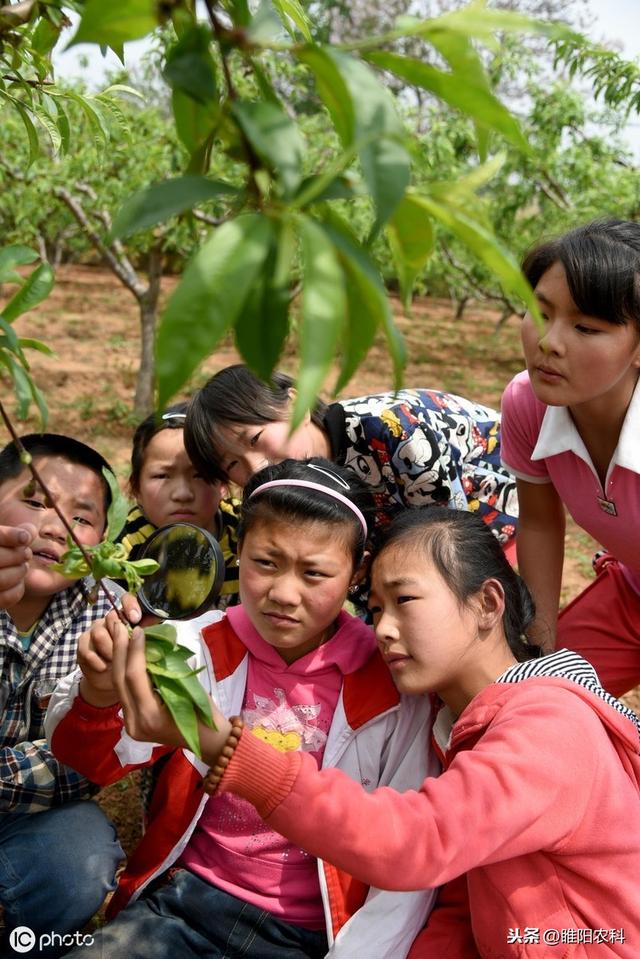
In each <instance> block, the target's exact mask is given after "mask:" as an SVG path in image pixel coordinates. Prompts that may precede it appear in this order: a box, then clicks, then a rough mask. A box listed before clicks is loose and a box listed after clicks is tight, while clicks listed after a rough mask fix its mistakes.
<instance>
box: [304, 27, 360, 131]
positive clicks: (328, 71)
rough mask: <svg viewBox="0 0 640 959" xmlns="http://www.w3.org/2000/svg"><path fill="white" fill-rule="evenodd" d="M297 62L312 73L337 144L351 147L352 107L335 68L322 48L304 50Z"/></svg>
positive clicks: (353, 108)
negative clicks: (336, 138)
mask: <svg viewBox="0 0 640 959" xmlns="http://www.w3.org/2000/svg"><path fill="white" fill-rule="evenodd" d="M298 59H299V60H300V62H301V63H305V64H306V65H307V66H308V67H309V69H310V70H311V71H312V73H313V75H314V78H315V81H316V87H317V88H318V94H319V96H320V99H321V100H322V102H323V103H324V105H325V107H326V108H327V110H328V111H329V116H330V117H331V120H332V122H333V125H334V127H335V128H336V132H337V134H338V136H339V137H340V140H341V141H342V143H343V144H344V145H345V146H350V145H351V144H352V143H353V141H354V139H355V130H356V120H355V105H354V101H353V100H352V98H351V93H350V92H349V88H348V86H347V84H346V83H345V81H344V79H343V77H342V75H341V73H340V71H339V70H338V67H337V66H336V64H335V63H334V62H333V60H332V59H331V57H330V56H329V54H328V53H327V51H326V50H325V49H324V48H323V47H318V46H309V47H303V48H302V49H301V50H300V51H298Z"/></svg>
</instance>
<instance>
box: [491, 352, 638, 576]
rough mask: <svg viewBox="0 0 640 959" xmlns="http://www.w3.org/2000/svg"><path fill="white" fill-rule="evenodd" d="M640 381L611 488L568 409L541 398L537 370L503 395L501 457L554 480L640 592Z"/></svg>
mask: <svg viewBox="0 0 640 959" xmlns="http://www.w3.org/2000/svg"><path fill="white" fill-rule="evenodd" d="M639 436H640V383H639V384H638V386H636V389H635V392H634V394H633V397H632V398H631V403H630V404H629V408H628V409H627V413H626V416H625V420H624V423H623V425H622V430H621V432H620V439H619V441H618V446H617V447H616V450H615V452H614V454H613V456H612V458H611V463H610V464H609V469H608V471H607V476H606V480H605V484H604V487H603V485H602V483H601V482H600V479H599V477H598V474H597V472H596V469H595V467H594V465H593V462H592V460H591V457H590V456H589V453H588V451H587V448H586V447H585V445H584V442H583V440H582V438H581V436H580V434H579V433H578V430H577V429H576V426H575V424H574V422H573V419H572V418H571V414H570V412H569V410H568V409H567V408H566V407H564V406H546V405H545V404H544V403H541V402H540V400H539V399H537V397H536V395H535V393H534V391H533V388H532V386H531V383H530V382H529V374H528V373H527V372H526V371H524V372H522V373H518V375H517V376H515V377H514V378H513V379H512V380H511V382H510V383H509V385H508V386H507V388H506V390H505V391H504V394H503V397H502V431H501V456H502V463H503V466H505V468H506V469H508V470H510V472H512V473H514V474H515V475H516V476H518V477H520V479H523V480H526V481H527V482H529V483H553V485H554V487H555V489H556V490H557V492H558V495H559V496H560V498H561V499H562V501H563V503H564V504H565V506H566V507H567V509H568V511H569V513H571V516H572V517H573V519H574V520H575V521H576V523H578V525H579V526H581V527H582V528H583V529H585V530H586V531H587V533H589V534H590V535H591V536H593V538H594V539H595V540H597V541H598V542H599V543H601V544H602V546H604V548H605V549H606V550H607V551H608V552H609V553H611V554H612V555H613V556H615V558H616V559H617V560H618V561H619V562H620V563H621V565H622V567H623V572H624V574H625V576H626V577H627V579H628V580H629V582H630V584H631V585H632V586H633V588H634V589H635V590H636V591H637V592H640V550H639V549H638V541H639V540H640V442H639V441H638V437H639Z"/></svg>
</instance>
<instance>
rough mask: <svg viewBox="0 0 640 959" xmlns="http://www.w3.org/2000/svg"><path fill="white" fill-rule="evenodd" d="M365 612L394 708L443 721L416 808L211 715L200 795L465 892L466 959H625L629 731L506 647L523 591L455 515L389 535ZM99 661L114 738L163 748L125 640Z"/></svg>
mask: <svg viewBox="0 0 640 959" xmlns="http://www.w3.org/2000/svg"><path fill="white" fill-rule="evenodd" d="M370 602H371V607H372V612H373V616H374V622H375V630H376V636H377V640H378V645H379V648H380V651H381V653H382V655H383V657H384V659H385V661H386V663H387V665H388V667H389V669H390V670H391V673H392V675H393V678H394V680H395V684H396V686H397V688H398V690H399V691H400V692H401V693H403V694H404V693H409V694H413V695H414V696H415V697H416V699H418V700H419V699H424V698H425V697H424V693H427V692H431V693H437V694H438V696H439V698H440V700H441V701H442V703H443V707H442V709H441V710H440V712H439V714H438V717H437V719H436V723H435V728H434V732H435V736H436V739H437V740H438V742H439V745H440V748H441V750H442V753H443V757H444V763H445V769H444V772H443V773H442V775H441V776H440V777H438V778H427V779H425V781H424V782H423V784H422V785H421V787H420V789H419V790H416V791H412V790H409V791H407V792H405V793H403V794H399V793H398V792H396V790H395V789H393V788H391V789H390V788H378V789H376V790H374V791H373V792H372V793H367V792H366V791H365V790H363V789H362V786H361V785H360V784H358V783H357V782H354V781H353V780H352V779H350V778H349V777H347V776H345V775H344V774H343V773H342V772H340V771H338V770H336V769H321V770H318V768H317V765H316V764H315V763H314V762H313V760H312V759H311V758H310V757H308V756H306V755H305V754H304V753H303V752H299V751H298V752H289V753H282V752H277V751H276V750H274V749H273V748H272V747H270V746H269V745H268V744H267V743H265V742H261V741H260V739H259V738H258V737H257V736H255V735H253V734H251V733H250V732H249V731H247V730H246V729H244V730H243V729H242V724H241V721H240V720H239V719H237V718H235V717H234V719H233V720H232V721H231V722H229V721H227V720H225V719H224V717H223V716H222V715H220V713H219V712H217V717H216V718H217V723H218V729H217V731H212V730H209V729H207V728H206V727H204V726H201V731H200V736H201V742H202V747H203V756H204V757H205V758H206V760H207V761H208V762H209V763H211V766H212V769H211V770H210V772H209V774H208V775H207V777H206V781H205V787H206V789H207V791H209V792H211V793H212V794H213V795H214V796H219V797H221V798H223V797H225V796H229V795H234V796H241V797H243V798H244V799H246V800H248V801H249V802H251V803H253V805H254V806H255V808H256V810H257V811H258V812H259V814H260V815H261V816H262V818H263V819H264V821H265V822H266V823H267V824H268V825H269V826H270V827H271V828H273V829H276V830H278V832H280V833H281V834H283V835H286V836H287V837H288V838H289V839H290V840H291V842H292V843H295V844H297V845H299V846H301V847H302V848H304V849H306V850H307V851H308V852H309V853H311V854H313V855H315V856H322V857H323V858H324V859H327V860H329V861H331V862H333V863H334V864H335V865H336V866H338V867H339V868H341V869H344V870H347V871H348V872H349V873H350V874H351V875H353V876H355V877H357V878H358V879H359V880H360V881H362V882H365V883H369V884H372V885H375V886H378V887H380V888H387V889H396V890H415V889H420V888H433V887H435V886H437V885H439V884H441V883H447V882H448V881H449V880H453V879H455V878H456V877H459V876H466V885H467V889H468V898H469V906H470V915H471V925H472V930H473V935H474V937H475V942H476V947H477V951H478V953H479V954H480V956H482V957H483V959H524V957H532V959H533V957H535V959H540V957H544V959H552V957H553V959H557V957H558V956H560V955H561V956H563V957H564V959H567V957H571V959H585V957H588V959H600V957H603V959H604V957H613V956H617V957H624V959H636V957H637V956H638V954H639V953H640V887H639V886H638V875H639V874H640V796H639V791H640V790H639V786H640V736H639V729H638V720H637V718H636V717H635V715H634V714H633V713H632V712H631V710H629V709H627V708H626V707H625V706H623V704H622V703H620V702H619V701H618V700H616V699H614V698H613V697H612V696H610V695H609V694H608V693H607V692H605V690H604V689H602V687H601V686H600V685H599V682H598V679H597V676H596V674H595V672H594V670H593V669H592V667H591V666H590V665H589V663H587V662H586V661H585V660H583V659H582V658H581V657H580V656H578V654H576V653H574V652H570V651H566V650H564V651H559V652H556V653H553V654H551V655H549V656H544V657H538V656H536V655H535V653H536V652H537V650H535V649H534V648H532V647H530V646H529V645H528V643H527V641H526V639H525V638H524V633H525V631H526V629H527V627H528V625H530V623H531V620H532V616H533V606H532V603H531V599H530V597H529V594H528V592H527V590H526V587H525V586H524V584H523V583H522V581H521V580H520V579H519V577H518V576H517V575H516V574H515V572H514V571H513V570H512V569H511V567H510V566H509V564H508V562H507V561H506V560H505V558H504V555H503V553H502V550H501V549H500V547H499V544H498V543H497V541H496V539H495V537H493V536H492V535H491V533H490V531H489V530H488V529H487V527H486V526H485V525H484V524H483V523H482V522H481V521H479V520H478V519H477V518H476V517H474V516H473V515H471V514H468V513H457V512H456V511H452V510H443V509H438V508H431V509H427V510H424V511H418V510H412V511H408V512H407V513H406V514H404V516H401V517H400V518H399V519H398V520H396V521H395V522H394V523H393V524H392V526H391V528H390V531H389V532H388V534H387V536H386V539H385V540H384V542H383V545H382V547H381V550H380V552H379V553H378V555H377V557H376V558H375V560H374V563H373V571H372V591H371V599H370ZM116 647H117V648H116V653H115V654H114V681H115V683H116V686H117V688H118V689H119V690H120V693H121V697H122V700H123V703H125V710H124V713H125V723H126V726H127V729H128V730H129V732H130V734H131V735H132V736H133V738H135V739H148V738H149V737H150V736H155V737H157V738H159V739H160V740H162V741H164V742H170V743H179V742H180V737H179V733H178V732H177V730H176V729H175V727H174V726H173V724H172V723H171V722H170V719H169V718H168V716H167V714H166V711H165V710H163V709H162V708H161V706H160V705H159V703H158V701H157V699H156V697H154V694H153V691H152V689H151V687H150V684H149V682H148V680H147V678H146V673H145V671H144V658H143V656H144V651H143V648H142V644H141V641H140V639H139V638H138V637H135V638H134V639H133V641H132V642H129V641H128V639H127V638H126V637H125V636H124V635H121V636H119V637H118V638H117V642H116ZM54 742H55V741H54ZM436 916H437V910H436V911H434V913H433V918H434V919H435V917H436ZM432 934H433V927H432V925H431V923H430V924H428V925H427V927H426V929H425V930H424V931H423V933H422V934H421V935H420V936H419V937H418V938H417V940H416V942H415V944H414V946H413V949H412V950H411V953H410V956H411V959H423V957H427V956H428V957H429V959H432V957H435V956H438V955H440V956H447V957H449V956H452V955H456V956H457V955H459V952H456V951H451V950H448V949H445V950H444V951H443V950H441V951H440V952H439V953H438V951H437V949H434V946H433V939H432ZM380 954H381V953H380V952H378V951H375V950H374V951H373V952H372V951H369V950H367V949H362V950H361V951H360V955H375V956H379V955H380Z"/></svg>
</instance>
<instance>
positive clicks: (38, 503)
mask: <svg viewBox="0 0 640 959" xmlns="http://www.w3.org/2000/svg"><path fill="white" fill-rule="evenodd" d="M34 462H35V465H36V468H37V469H38V472H39V473H40V475H41V476H42V479H43V481H44V482H45V483H46V485H47V487H48V489H49V490H50V491H51V495H52V496H53V497H54V498H55V501H56V503H57V504H58V507H59V508H60V511H61V512H62V514H63V515H64V516H65V518H66V519H67V521H68V522H69V523H70V525H72V526H73V530H74V533H75V534H76V536H77V538H78V539H79V541H80V542H81V543H82V544H83V545H86V546H95V545H96V544H97V543H99V542H100V540H101V539H102V535H103V532H104V528H105V525H106V512H105V505H104V500H105V494H104V484H103V482H102V480H101V479H100V477H99V476H98V475H97V473H94V472H93V470H91V469H89V468H88V467H87V466H81V465H79V464H77V463H70V462H69V460H67V459H65V458H64V457H62V456H41V457H37V458H36V459H35V460H34ZM24 523H31V524H32V525H33V526H35V527H36V531H37V532H36V536H35V539H34V541H33V543H32V544H31V549H32V552H33V558H32V559H31V561H30V563H29V571H28V573H27V578H26V584H25V600H26V601H29V600H30V599H34V598H37V597H40V598H42V599H43V600H45V599H46V600H47V602H45V603H44V606H43V609H44V608H45V607H46V605H47V603H48V599H49V598H50V597H51V596H53V595H54V594H55V593H59V592H60V591H61V590H63V589H66V588H67V587H68V586H69V584H70V582H71V580H69V579H68V578H67V577H66V576H62V574H61V573H57V572H54V571H53V570H52V569H51V568H50V567H51V564H52V563H56V562H58V561H59V560H60V557H61V556H62V554H63V553H64V552H65V551H66V549H67V531H66V529H65V528H64V526H63V524H62V522H61V520H60V519H59V518H58V516H57V514H56V513H55V511H54V509H53V508H52V507H51V506H50V505H49V504H48V502H47V500H46V497H45V495H44V493H43V492H42V490H41V489H40V488H39V487H37V486H36V485H35V484H34V483H33V481H32V478H31V474H30V473H29V471H28V469H27V468H26V467H25V468H24V469H23V470H22V472H21V473H20V474H19V475H18V476H16V477H14V478H13V479H10V480H7V481H6V482H5V483H3V484H2V486H0V526H19V525H21V524H24ZM13 611H14V610H13V609H12V613H13Z"/></svg>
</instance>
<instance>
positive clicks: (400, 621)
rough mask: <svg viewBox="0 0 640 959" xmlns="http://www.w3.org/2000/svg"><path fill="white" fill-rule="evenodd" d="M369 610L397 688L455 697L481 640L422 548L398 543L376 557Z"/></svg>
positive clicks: (468, 611) (471, 616)
mask: <svg viewBox="0 0 640 959" xmlns="http://www.w3.org/2000/svg"><path fill="white" fill-rule="evenodd" d="M369 609H370V610H371V613H372V615H373V624H374V629H375V633H376V639H377V641H378V647H379V649H380V652H381V653H382V656H383V658H384V660H385V662H386V663H387V666H388V667H389V670H390V671H391V675H392V677H393V681H394V683H395V684H396V686H397V688H398V690H399V691H400V692H401V693H406V694H411V695H418V694H421V693H426V692H437V693H438V694H439V695H440V696H441V698H442V699H444V700H445V701H446V702H456V701H457V700H458V699H460V696H459V690H462V689H465V688H466V687H467V686H468V676H469V675H470V674H471V675H473V674H474V671H475V669H476V661H477V658H478V653H479V649H480V647H481V645H482V644H480V643H479V642H478V620H477V615H476V613H475V611H474V610H473V608H472V607H471V605H468V606H467V605H465V606H462V605H461V604H460V603H459V602H458V599H457V597H456V596H455V595H454V593H452V591H451V590H450V589H449V587H448V586H447V584H446V583H445V581H444V579H443V578H442V576H441V575H440V573H439V572H438V571H437V569H436V567H435V566H434V565H433V563H432V562H431V560H430V559H428V558H427V557H426V556H425V555H424V552H423V551H422V550H421V551H420V552H419V551H418V549H415V548H412V547H411V546H409V547H408V548H407V546H406V544H404V545H403V544H401V543H398V545H397V546H393V545H392V546H389V547H388V548H387V549H384V550H383V551H382V552H381V553H380V554H379V555H378V556H377V557H376V559H375V560H374V563H373V568H372V576H371V592H370V594H369ZM480 651H481V650H480ZM496 675H497V674H496ZM468 699H469V697H468V696H467V697H466V700H465V701H468Z"/></svg>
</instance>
